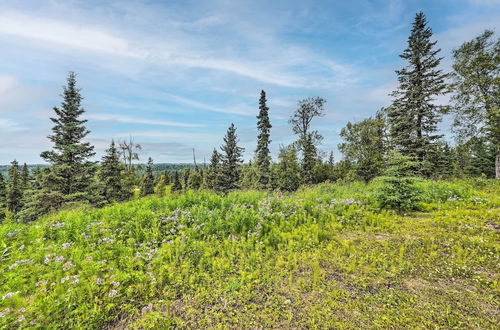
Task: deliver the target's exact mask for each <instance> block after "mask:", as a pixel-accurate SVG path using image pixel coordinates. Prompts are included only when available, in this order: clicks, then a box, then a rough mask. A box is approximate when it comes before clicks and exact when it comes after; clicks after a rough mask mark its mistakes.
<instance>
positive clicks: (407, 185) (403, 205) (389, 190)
mask: <svg viewBox="0 0 500 330" xmlns="http://www.w3.org/2000/svg"><path fill="white" fill-rule="evenodd" d="M388 165H389V166H388V168H387V170H386V171H385V175H386V176H385V177H384V179H383V181H382V183H383V185H382V187H381V188H380V190H379V192H378V195H377V196H376V197H377V200H378V201H379V203H380V206H381V207H382V208H392V209H396V211H397V212H398V213H401V212H403V211H409V210H412V209H414V208H415V207H416V205H417V204H416V203H417V202H418V200H419V195H420V192H419V190H418V188H417V187H416V186H415V183H416V182H417V179H416V178H415V175H416V173H417V168H418V166H419V163H418V162H415V161H412V160H411V158H410V157H409V156H404V155H401V154H400V153H399V152H397V151H391V152H390V153H389V159H388Z"/></svg>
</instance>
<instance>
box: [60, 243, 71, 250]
mask: <svg viewBox="0 0 500 330" xmlns="http://www.w3.org/2000/svg"><path fill="white" fill-rule="evenodd" d="M70 246H71V243H63V244H62V248H63V249H67V248H69V247H70Z"/></svg>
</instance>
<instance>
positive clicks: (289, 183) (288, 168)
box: [275, 146, 301, 191]
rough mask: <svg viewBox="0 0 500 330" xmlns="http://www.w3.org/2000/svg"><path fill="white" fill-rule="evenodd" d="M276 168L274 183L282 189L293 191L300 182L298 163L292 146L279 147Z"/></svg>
mask: <svg viewBox="0 0 500 330" xmlns="http://www.w3.org/2000/svg"><path fill="white" fill-rule="evenodd" d="M278 158H279V163H278V166H277V168H276V172H277V173H276V175H275V176H276V185H277V187H278V188H279V189H280V190H282V191H295V190H297V189H298V188H299V186H300V182H301V177H300V176H301V173H300V172H301V171H300V165H299V163H298V161H297V152H296V150H295V148H294V147H293V146H288V147H281V148H280V153H279V156H278Z"/></svg>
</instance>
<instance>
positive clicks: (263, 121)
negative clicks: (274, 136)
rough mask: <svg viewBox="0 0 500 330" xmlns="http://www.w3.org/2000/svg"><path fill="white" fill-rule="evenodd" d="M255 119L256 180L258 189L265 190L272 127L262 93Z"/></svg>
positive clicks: (269, 162)
mask: <svg viewBox="0 0 500 330" xmlns="http://www.w3.org/2000/svg"><path fill="white" fill-rule="evenodd" d="M257 119H258V121H257V129H258V130H259V135H258V136H257V150H255V154H256V166H257V171H258V173H257V176H258V177H257V180H258V185H259V188H261V189H266V188H269V177H270V172H269V166H270V165H271V156H270V154H269V143H270V142H271V140H270V139H269V137H270V130H271V127H272V126H271V123H270V121H269V108H268V107H267V105H266V92H264V91H261V92H260V99H259V115H258V116H257Z"/></svg>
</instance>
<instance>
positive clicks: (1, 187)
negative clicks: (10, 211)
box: [0, 173, 7, 222]
mask: <svg viewBox="0 0 500 330" xmlns="http://www.w3.org/2000/svg"><path fill="white" fill-rule="evenodd" d="M6 190H7V187H6V185H5V179H4V178H3V174H2V173H0V222H1V221H2V220H3V219H4V218H5V195H6V193H7V191H6Z"/></svg>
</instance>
